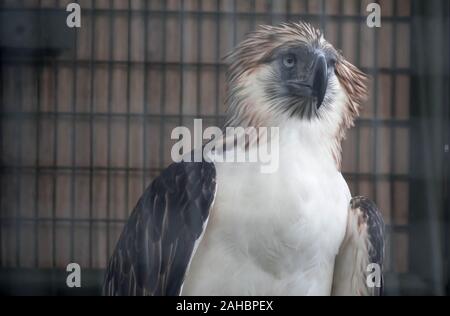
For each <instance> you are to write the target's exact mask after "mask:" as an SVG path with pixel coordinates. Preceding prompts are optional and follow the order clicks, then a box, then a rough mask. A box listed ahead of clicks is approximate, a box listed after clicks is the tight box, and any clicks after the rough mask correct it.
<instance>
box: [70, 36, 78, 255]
mask: <svg viewBox="0 0 450 316" xmlns="http://www.w3.org/2000/svg"><path fill="white" fill-rule="evenodd" d="M77 51H78V31H77V30H75V36H74V51H73V56H72V61H73V65H72V75H73V82H72V94H73V95H72V113H71V116H72V135H71V138H72V143H71V146H72V148H71V149H72V152H71V156H72V157H71V160H72V161H71V163H72V165H71V179H70V180H71V181H70V182H71V187H70V188H71V193H70V259H71V261H72V262H73V261H74V259H75V258H74V257H75V206H76V204H75V202H76V201H75V179H76V169H75V166H76V154H75V152H76V105H77V80H78V65H77V57H78V56H77Z"/></svg>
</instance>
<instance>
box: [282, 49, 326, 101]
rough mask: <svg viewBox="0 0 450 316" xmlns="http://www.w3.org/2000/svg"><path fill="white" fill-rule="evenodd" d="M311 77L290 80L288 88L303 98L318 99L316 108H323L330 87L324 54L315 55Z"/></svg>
mask: <svg viewBox="0 0 450 316" xmlns="http://www.w3.org/2000/svg"><path fill="white" fill-rule="evenodd" d="M313 56H314V57H313V59H314V60H313V61H312V67H311V70H310V75H309V76H307V77H306V78H305V79H303V80H290V81H289V82H288V88H289V91H290V93H292V94H294V95H298V96H302V97H313V98H315V99H316V101H317V103H316V107H317V109H319V108H320V107H321V106H322V103H323V100H324V98H325V94H326V92H327V85H328V66H327V61H326V58H325V56H324V55H323V54H322V53H317V54H314V55H313Z"/></svg>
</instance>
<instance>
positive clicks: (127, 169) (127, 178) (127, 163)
mask: <svg viewBox="0 0 450 316" xmlns="http://www.w3.org/2000/svg"><path fill="white" fill-rule="evenodd" d="M127 28H128V29H127V46H128V48H127V96H126V97H127V117H126V127H125V129H126V136H125V152H126V156H125V183H126V185H125V208H126V211H127V212H128V204H129V192H128V191H129V188H130V109H131V93H130V89H131V86H130V77H131V75H130V71H131V60H130V58H131V0H128V12H127Z"/></svg>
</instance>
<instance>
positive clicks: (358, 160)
mask: <svg viewBox="0 0 450 316" xmlns="http://www.w3.org/2000/svg"><path fill="white" fill-rule="evenodd" d="M361 7H362V0H357V1H356V12H358V13H357V14H358V16H359V19H358V21H361V20H362V19H364V17H362V16H361V15H360V13H359V12H360V11H361ZM343 9H344V8H343V0H340V3H339V10H340V11H339V12H340V14H343ZM340 24H341V23H340ZM363 25H364V24H362V25H361V22H358V23H357V28H356V41H357V44H356V54H355V55H356V65H358V66H360V65H361V48H362V41H361V27H363ZM341 33H342V32H341ZM340 40H341V41H342V36H340ZM360 153H361V124H359V122H357V124H356V150H355V155H356V157H355V158H356V159H355V161H356V166H355V171H356V172H355V179H354V182H353V183H354V186H355V190H356V194H357V195H360V194H361V179H360V176H359V174H360V172H361V156H360Z"/></svg>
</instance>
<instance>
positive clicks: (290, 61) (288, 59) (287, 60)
mask: <svg viewBox="0 0 450 316" xmlns="http://www.w3.org/2000/svg"><path fill="white" fill-rule="evenodd" d="M295 63H296V60H295V56H294V55H292V54H289V55H286V56H284V57H283V65H284V67H286V68H292V67H294V66H295Z"/></svg>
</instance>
